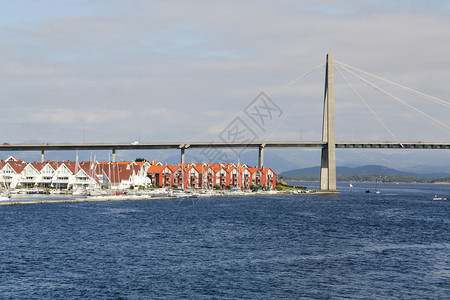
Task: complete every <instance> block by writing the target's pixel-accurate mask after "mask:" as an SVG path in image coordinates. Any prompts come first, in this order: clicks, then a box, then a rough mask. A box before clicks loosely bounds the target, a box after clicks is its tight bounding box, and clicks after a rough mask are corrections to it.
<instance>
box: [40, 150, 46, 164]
mask: <svg viewBox="0 0 450 300" xmlns="http://www.w3.org/2000/svg"><path fill="white" fill-rule="evenodd" d="M44 161H45V151H44V150H41V163H43V162H44Z"/></svg>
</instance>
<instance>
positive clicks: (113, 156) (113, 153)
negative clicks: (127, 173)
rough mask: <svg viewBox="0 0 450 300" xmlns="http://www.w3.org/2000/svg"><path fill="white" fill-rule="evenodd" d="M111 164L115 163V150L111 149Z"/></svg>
mask: <svg viewBox="0 0 450 300" xmlns="http://www.w3.org/2000/svg"><path fill="white" fill-rule="evenodd" d="M112 162H116V149H112Z"/></svg>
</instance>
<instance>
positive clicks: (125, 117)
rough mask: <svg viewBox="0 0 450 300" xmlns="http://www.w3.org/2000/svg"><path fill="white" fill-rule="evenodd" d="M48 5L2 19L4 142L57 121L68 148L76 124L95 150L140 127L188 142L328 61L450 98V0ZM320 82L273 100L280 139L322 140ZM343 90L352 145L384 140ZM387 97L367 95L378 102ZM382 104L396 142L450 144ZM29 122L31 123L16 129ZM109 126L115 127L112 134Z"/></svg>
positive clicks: (340, 112) (134, 0) (340, 109)
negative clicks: (279, 116) (355, 139)
mask: <svg viewBox="0 0 450 300" xmlns="http://www.w3.org/2000/svg"><path fill="white" fill-rule="evenodd" d="M19 2H20V3H21V4H20V5H22V6H23V5H24V2H23V1H19ZM25 2H26V1H25ZM43 3H44V4H43V5H44V6H45V5H47V7H46V8H47V9H43V8H42V7H40V8H39V9H38V8H36V11H35V14H34V16H33V17H32V18H31V17H30V15H29V14H25V12H22V10H21V9H19V8H20V5H18V6H17V7H14V4H10V5H9V6H8V12H5V11H2V12H0V17H1V16H2V15H4V18H0V25H2V26H1V27H0V28H1V29H0V82H2V89H1V92H0V96H1V97H2V98H3V99H6V101H7V102H8V105H5V107H4V108H3V115H2V120H1V121H0V124H2V127H3V128H4V131H3V135H4V136H5V139H12V137H8V134H11V135H13V134H14V137H16V138H20V139H22V140H27V139H33V138H35V137H36V136H39V135H40V134H41V133H42V132H43V128H44V127H43V126H45V124H58V130H56V129H55V130H53V131H52V132H51V136H52V137H54V139H57V140H58V139H59V140H61V139H66V138H67V132H68V131H70V129H71V128H73V126H81V127H83V126H87V127H91V128H92V129H91V130H90V131H89V134H90V139H91V140H94V141H95V140H96V139H98V140H101V139H107V140H115V139H116V138H118V137H122V136H123V137H126V136H130V135H131V134H130V132H133V131H134V130H136V128H139V130H140V132H141V136H142V137H143V138H144V137H147V138H148V139H151V140H152V141H156V140H168V139H169V140H175V141H178V140H189V139H191V138H193V137H195V136H197V135H199V134H200V133H201V132H202V131H203V130H206V129H207V128H210V127H214V126H215V125H217V124H220V123H221V122H223V121H224V120H227V119H228V118H229V117H231V116H233V115H234V114H235V113H236V112H238V111H241V110H242V109H244V108H245V107H246V106H247V105H248V103H250V102H251V101H252V100H253V99H254V98H255V97H256V96H257V95H258V94H259V93H260V92H262V91H264V92H266V93H267V94H270V93H272V92H274V91H276V90H277V89H278V88H279V87H281V86H282V85H284V84H285V83H287V82H289V81H290V80H291V79H293V78H295V77H296V76H298V75H299V74H302V73H304V72H306V71H308V70H309V69H311V68H312V67H314V66H316V65H318V64H319V63H321V62H323V61H324V60H325V55H326V53H329V52H332V53H334V54H335V59H336V60H339V61H342V62H344V63H348V64H350V65H353V66H356V67H358V68H361V69H363V70H366V71H369V72H371V73H374V74H377V75H380V76H382V77H386V78H388V79H391V80H393V81H396V82H399V83H401V84H404V85H406V86H409V87H411V88H414V89H416V90H419V91H423V92H426V93H428V94H431V95H433V96H436V97H438V98H441V99H444V100H447V101H450V99H448V98H449V97H448V95H450V86H449V85H448V84H447V82H448V81H449V80H450V60H448V53H447V52H448V49H450V31H449V30H448V28H450V19H449V18H448V13H449V11H450V9H449V6H448V1H419V0H417V1H375V0H373V1H356V0H347V1H331V0H329V1H316V0H308V1H294V0H284V1H276V2H273V1H256V0H255V1H244V2H243V1H189V2H188V1H140V0H126V1H125V0H113V1H110V0H108V1H95V2H91V1H86V2H77V1H74V2H71V3H70V5H67V6H64V5H58V7H57V8H55V9H53V10H52V7H50V4H51V3H52V2H43ZM318 3H319V4H318ZM69 10H70V11H69ZM8 13H9V14H12V15H14V18H12V17H11V16H9V17H7V16H6V15H5V14H8ZM315 76H316V79H314V80H311V81H309V82H307V83H305V86H306V88H307V89H309V90H310V92H308V93H307V95H306V96H304V97H303V98H302V99H301V101H299V104H298V105H297V106H295V107H293V106H292V104H293V102H295V101H296V99H297V98H298V97H299V95H300V94H301V93H302V92H303V87H301V84H303V83H300V84H299V85H295V86H293V87H291V88H290V89H289V90H286V91H285V92H283V93H282V94H280V95H279V97H278V96H277V97H276V101H279V102H277V103H279V105H280V106H281V107H282V108H283V110H285V111H286V114H289V116H288V117H287V118H286V120H284V121H283V122H284V123H283V124H281V125H280V128H279V132H280V133H279V135H276V134H275V136H279V137H283V138H290V137H292V138H295V137H296V136H298V135H299V132H300V131H301V132H303V134H302V135H303V139H304V140H306V139H308V140H314V139H316V140H320V138H321V136H320V130H318V128H317V127H318V126H320V124H321V103H322V101H323V100H322V97H323V75H321V74H320V73H319V74H318V75H315ZM339 80H340V81H341V83H342V79H340V78H339V75H336V83H337V84H338V83H339ZM336 88H337V89H336V92H339V94H337V95H336V101H337V103H336V105H337V108H336V111H337V118H340V119H338V120H337V121H336V123H337V124H339V127H338V128H339V129H340V130H342V131H341V132H338V133H337V134H338V135H339V136H340V137H342V138H351V137H352V136H353V135H354V134H353V128H356V129H357V130H355V131H357V132H355V135H356V133H358V134H361V136H365V137H366V138H367V139H369V138H370V139H372V138H377V137H379V138H381V137H385V136H386V133H385V132H384V130H383V128H382V127H380V126H379V124H378V125H377V126H375V125H373V126H372V125H371V123H370V122H364V123H365V124H364V125H365V126H362V125H358V124H361V119H363V121H364V117H365V116H366V115H365V112H367V110H366V111H364V109H363V108H364V107H363V106H361V104H358V105H356V104H355V103H356V102H355V101H354V100H355V99H354V98H353V99H351V98H350V97H353V95H352V93H351V92H350V91H349V90H345V89H343V88H342V89H340V88H339V87H338V86H336ZM377 97H378V96H374V94H368V98H373V99H372V101H375V102H377V101H379V98H377ZM368 100H371V99H368ZM339 105H340V106H339ZM378 105H379V109H380V111H379V113H380V115H381V114H382V115H383V116H384V118H391V119H393V120H391V121H390V122H388V121H387V122H388V123H393V124H394V125H393V126H394V127H398V129H399V131H400V132H399V135H403V136H409V137H410V138H415V136H414V134H415V133H416V132H417V134H421V135H429V137H430V138H434V139H436V140H442V139H447V140H448V138H449V137H448V136H446V135H445V134H442V133H436V131H434V130H431V129H430V130H428V127H426V128H427V129H426V130H425V131H422V128H423V127H424V126H423V125H422V123H420V122H419V120H420V118H416V119H413V122H412V123H409V124H406V123H403V124H400V125H398V126H397V124H396V123H395V122H397V121H396V120H395V115H394V116H393V114H392V111H393V110H394V109H393V108H394V107H395V112H396V113H397V112H398V114H397V117H398V116H401V115H403V114H404V113H406V112H408V110H405V111H397V106H396V105H393V104H389V105H388V104H384V103H383V105H382V103H381V102H380V103H378ZM386 106H387V107H388V109H386ZM425 106H426V105H425ZM292 107H293V108H292ZM424 109H425V110H426V111H427V113H429V114H432V115H434V116H436V118H438V119H440V120H442V121H443V122H447V123H446V124H448V121H446V120H448V118H445V117H442V116H443V115H448V110H447V114H445V112H446V111H445V109H441V108H434V107H432V106H428V107H425V108H424ZM383 110H384V111H383ZM363 112H364V113H363ZM377 112H378V110H377ZM408 113H409V112H408ZM23 115H25V116H26V120H27V122H28V123H29V124H33V126H30V127H29V128H26V129H25V127H20V128H21V129H20V131H17V130H12V129H10V128H11V126H13V125H14V124H17V123H21V121H18V120H23V119H22V116H23ZM347 118H348V119H347ZM347 120H348V121H347ZM406 120H407V119H406V118H405V122H406ZM420 121H421V120H420ZM80 123H81V125H80ZM110 123H114V130H108V127H110ZM21 124H22V123H21ZM102 126H103V127H102ZM402 126H405V128H410V129H411V130H412V131H413V132H414V134H412V133H411V132H410V130H408V131H406V129H403V128H402ZM378 127H380V131H378ZM364 130H365V131H364ZM219 131H220V129H219ZM49 135H50V134H49ZM314 135H316V137H315V136H314ZM213 137H214V136H213ZM420 139H421V140H422V139H424V138H420Z"/></svg>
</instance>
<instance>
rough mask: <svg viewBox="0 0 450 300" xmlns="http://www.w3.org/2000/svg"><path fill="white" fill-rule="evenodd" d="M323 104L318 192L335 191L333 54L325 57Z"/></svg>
mask: <svg viewBox="0 0 450 300" xmlns="http://www.w3.org/2000/svg"><path fill="white" fill-rule="evenodd" d="M325 72H326V73H325V93H324V104H323V127H322V142H324V143H326V144H325V145H324V147H323V148H322V156H321V157H322V159H321V166H320V190H322V191H330V192H331V191H336V143H335V135H334V62H333V54H328V55H327V65H326V71H325Z"/></svg>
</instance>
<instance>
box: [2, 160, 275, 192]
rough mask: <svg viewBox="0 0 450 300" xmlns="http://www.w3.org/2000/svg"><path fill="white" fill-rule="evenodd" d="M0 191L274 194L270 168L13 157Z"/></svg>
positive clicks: (4, 168) (6, 163) (7, 162)
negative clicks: (173, 190) (267, 191)
mask: <svg viewBox="0 0 450 300" xmlns="http://www.w3.org/2000/svg"><path fill="white" fill-rule="evenodd" d="M0 185H1V186H3V187H6V188H10V189H14V188H18V187H23V188H32V187H40V188H57V189H96V188H110V189H117V190H122V189H129V188H132V187H144V188H149V187H165V188H183V189H218V188H220V189H227V188H239V189H250V188H251V187H260V188H265V189H274V188H275V186H276V174H275V172H273V170H272V169H270V168H251V167H248V166H247V165H245V164H224V163H214V164H208V163H186V164H183V165H182V164H178V165H167V164H162V163H160V162H149V161H123V162H98V161H83V162H77V161H64V162H56V161H47V162H42V163H41V162H24V161H21V160H19V159H17V158H15V157H14V156H10V157H8V159H6V160H2V161H1V162H0Z"/></svg>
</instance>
